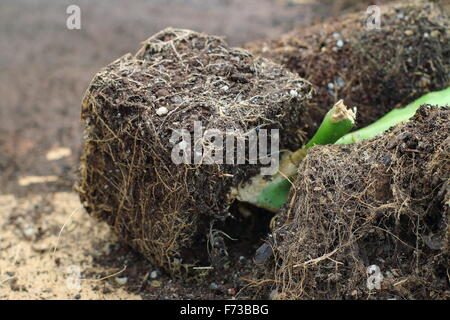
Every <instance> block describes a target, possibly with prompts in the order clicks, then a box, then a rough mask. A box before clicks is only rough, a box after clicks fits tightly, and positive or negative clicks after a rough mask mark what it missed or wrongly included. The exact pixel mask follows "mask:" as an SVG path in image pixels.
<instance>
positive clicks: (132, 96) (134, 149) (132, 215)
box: [77, 29, 312, 274]
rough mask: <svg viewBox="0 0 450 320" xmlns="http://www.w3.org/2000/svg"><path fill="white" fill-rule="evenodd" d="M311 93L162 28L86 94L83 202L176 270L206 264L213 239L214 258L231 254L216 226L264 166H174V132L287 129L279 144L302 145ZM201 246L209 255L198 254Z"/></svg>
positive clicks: (266, 66) (224, 50)
mask: <svg viewBox="0 0 450 320" xmlns="http://www.w3.org/2000/svg"><path fill="white" fill-rule="evenodd" d="M311 90H312V89H311V86H310V84H308V83H307V82H305V81H304V80H302V79H301V78H299V77H298V76H296V75H294V74H292V73H290V72H289V71H286V70H285V69H284V68H283V67H281V66H279V65H277V64H275V63H272V62H271V61H269V60H267V59H265V58H261V57H254V56H253V55H252V54H250V53H248V52H247V51H244V50H241V49H232V48H229V47H228V46H227V44H226V43H225V42H224V41H223V40H222V39H221V38H218V37H215V36H210V35H206V34H201V33H195V32H192V31H189V30H178V29H166V30H163V31H161V32H160V33H158V34H156V35H154V36H153V37H151V38H149V39H148V40H147V41H145V42H144V43H143V46H142V48H141V49H140V50H139V51H138V52H137V54H136V55H131V54H127V55H125V56H123V57H121V58H120V59H118V60H117V61H115V62H113V63H112V64H110V65H109V66H107V67H106V68H104V69H103V70H101V71H100V72H99V73H98V74H97V75H96V76H95V77H94V79H93V80H92V83H91V84H90V86H89V88H88V90H87V92H86V95H85V97H84V100H83V109H82V120H83V121H84V122H85V146H84V154H83V157H82V164H81V181H80V183H79V186H78V188H77V189H78V191H79V193H80V197H81V200H82V202H83V205H84V206H85V208H86V209H87V211H88V212H89V213H90V214H91V215H92V216H95V217H97V218H100V219H103V220H106V221H107V222H108V223H109V224H110V225H111V226H112V227H113V228H114V230H115V231H116V232H117V233H118V234H119V235H120V236H121V238H122V239H124V240H125V241H127V242H128V243H129V244H131V245H132V246H133V247H135V248H137V250H139V251H140V252H141V253H142V254H143V255H144V256H145V257H147V258H148V259H150V260H151V261H152V262H153V263H154V264H156V265H158V266H160V267H162V268H164V269H165V270H167V271H169V272H171V273H172V274H180V273H181V272H183V270H185V268H184V267H186V266H187V264H188V263H192V264H195V263H196V262H198V259H200V258H201V257H199V255H201V254H200V253H203V252H205V253H206V246H207V243H208V244H209V245H210V248H209V253H210V255H211V256H212V257H214V256H215V255H216V256H219V257H220V255H221V254H224V255H226V252H224V251H226V248H223V246H222V245H221V241H220V240H221V239H222V238H223V233H221V232H220V231H217V230H215V229H214V224H213V223H214V221H216V220H221V221H223V220H224V219H226V218H227V217H228V216H229V213H228V207H229V206H230V199H229V198H228V192H229V190H230V188H231V187H232V186H236V185H237V184H238V183H240V182H242V181H246V180H247V179H248V178H249V177H250V176H252V175H254V174H256V173H259V168H260V167H261V164H260V163H259V162H258V163H257V164H248V163H247V164H244V165H228V164H227V165H226V164H213V165H207V164H201V165H200V164H184V163H181V164H175V163H173V161H172V158H171V151H172V149H173V146H174V144H173V142H174V141H172V142H171V141H170V138H171V135H172V133H173V131H174V130H179V129H185V130H187V131H188V133H189V134H192V133H193V130H194V122H196V121H197V122H198V121H201V124H202V128H201V129H202V130H203V132H204V131H205V130H206V129H218V130H220V131H222V132H225V131H226V129H240V130H241V131H242V132H244V133H245V132H248V131H251V130H254V129H258V128H259V129H261V128H264V129H280V148H289V149H295V148H298V147H299V146H300V145H301V144H302V140H301V139H302V138H301V136H300V135H299V134H298V132H297V131H296V128H297V127H298V123H299V122H302V114H303V113H304V107H303V106H304V103H305V100H307V99H309V97H310V95H311ZM269 135H270V131H269ZM196 143H207V142H205V141H203V140H199V141H196ZM246 146H247V149H248V143H246ZM227 147H228V146H227ZM186 150H187V149H186ZM227 152H228V150H227ZM246 154H247V153H246ZM207 235H208V239H207ZM207 240H208V241H207ZM222 240H223V239H222ZM198 243H201V244H200V246H201V250H194V249H195V248H194V246H195V245H198ZM216 251H218V252H219V253H217V254H215V252H216ZM212 262H213V263H214V261H212ZM203 263H208V264H209V262H208V261H206V262H205V261H203Z"/></svg>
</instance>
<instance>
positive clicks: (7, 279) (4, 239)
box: [0, 0, 382, 299]
mask: <svg viewBox="0 0 450 320" xmlns="http://www.w3.org/2000/svg"><path fill="white" fill-rule="evenodd" d="M368 2H369V1H363V2H361V1H353V0H346V1H345V0H343V1H322V2H321V3H316V2H314V1H306V0H245V1H243V0H208V1H205V0H152V1H144V0H133V1H120V0H96V1H92V0H69V1H67V0H61V1H59V0H58V1H56V0H39V1H35V0H2V1H1V2H0V52H1V54H0V84H1V85H0V299H8V298H10V299H14V298H20V299H33V298H45V299H50V298H63V299H79V298H81V299H93V298H99V299H107V298H112V299H114V298H116V299H117V298H119V299H135V298H152V299H153V298H166V299H173V298H231V297H233V296H234V295H235V294H236V293H237V289H238V288H240V287H242V286H243V285H244V284H245V282H244V281H243V280H240V279H239V278H240V277H241V276H243V275H245V270H246V269H247V268H251V262H250V258H251V257H243V259H242V260H241V262H240V263H242V273H238V274H235V275H234V277H233V278H232V279H229V278H226V277H224V276H219V275H214V274H210V275H206V276H205V275H201V276H199V278H198V279H193V280H192V281H191V282H189V283H184V282H180V281H175V280H171V279H169V278H167V277H166V276H164V275H161V274H160V273H159V272H158V271H157V270H155V269H153V268H152V266H151V265H149V264H148V263H147V262H146V261H143V260H142V259H141V257H140V256H139V255H137V254H135V253H133V252H132V251H131V250H130V249H129V248H128V247H127V246H125V245H123V244H120V243H118V242H117V239H116V238H115V237H114V235H112V234H111V233H110V231H109V229H108V228H107V227H106V226H105V225H104V224H102V223H99V222H97V221H94V220H92V219H91V218H89V217H88V216H87V215H86V214H85V212H84V211H83V210H82V208H81V205H80V203H79V200H78V197H77V196H76V195H75V194H74V193H73V192H72V191H71V190H72V185H73V182H74V179H75V171H76V168H77V165H78V158H79V155H80V150H81V142H82V131H81V127H80V123H79V113H80V100H81V97H82V95H83V92H84V90H85V88H86V87H87V85H88V83H89V81H90V79H91V78H92V77H93V75H94V74H95V73H96V72H97V71H98V70H99V69H100V68H101V67H103V66H105V65H106V64H108V63H110V62H111V61H113V60H115V59H116V58H118V57H120V56H121V55H123V54H125V53H127V52H135V51H136V49H137V48H138V44H139V42H140V41H142V40H144V39H146V38H148V37H149V36H151V35H152V34H154V33H155V32H157V31H159V30H161V29H162V28H165V27H168V26H173V27H180V28H189V29H194V30H196V31H204V32H208V33H212V34H218V35H224V36H225V37H226V38H227V40H228V42H229V43H230V44H232V45H236V46H238V45H241V44H243V43H245V42H247V41H252V40H256V39H259V38H264V37H272V36H275V35H277V34H281V33H283V32H285V31H288V30H290V29H292V28H294V27H297V26H301V25H306V24H310V23H312V22H313V21H317V20H320V19H323V18H327V17H330V16H335V15H338V14H340V13H341V12H342V11H343V10H348V9H350V8H351V7H352V6H351V5H352V4H355V3H357V5H358V8H363V7H364V3H368ZM377 2H382V1H377ZM70 4H77V5H79V6H80V8H81V27H82V29H81V30H68V29H67V28H66V18H67V14H66V8H67V6H68V5H70ZM366 5H367V4H366ZM55 248H56V249H55ZM73 268H75V269H76V270H78V269H77V268H79V270H78V271H80V277H81V280H80V287H78V286H75V287H76V288H74V286H73V285H70V283H72V282H70V281H72V280H74V279H75V280H76V279H78V276H76V277H75V276H74V272H75V271H76V270H75V271H74V269H73ZM124 268H125V269H124ZM75 274H76V272H75ZM152 275H153V276H155V277H153V278H152ZM72 284H73V283H72Z"/></svg>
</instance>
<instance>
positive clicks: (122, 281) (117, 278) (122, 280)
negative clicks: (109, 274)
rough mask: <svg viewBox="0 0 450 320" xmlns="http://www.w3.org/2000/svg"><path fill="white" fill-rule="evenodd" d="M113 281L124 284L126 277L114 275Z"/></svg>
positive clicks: (126, 280)
mask: <svg viewBox="0 0 450 320" xmlns="http://www.w3.org/2000/svg"><path fill="white" fill-rule="evenodd" d="M114 281H115V282H116V283H117V284H119V285H121V286H123V285H124V284H126V283H127V282H128V278H127V277H115V278H114Z"/></svg>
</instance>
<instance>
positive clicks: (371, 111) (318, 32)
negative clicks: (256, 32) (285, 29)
mask: <svg viewBox="0 0 450 320" xmlns="http://www.w3.org/2000/svg"><path fill="white" fill-rule="evenodd" d="M367 17H368V15H367V13H366V11H365V10H364V11H361V12H360V13H355V14H350V15H346V16H343V17H342V18H339V19H337V20H332V21H328V22H325V23H322V24H318V25H315V26H312V27H309V28H303V29H297V30H294V31H292V32H290V33H287V34H285V35H282V36H280V37H278V38H275V39H273V40H264V41H257V42H254V43H250V44H249V45H247V48H248V49H249V50H250V51H252V52H254V53H256V54H260V55H262V56H265V57H268V58H271V59H272V60H273V61H275V62H278V63H280V64H281V65H284V66H286V67H287V68H288V69H289V70H291V71H293V72H296V73H298V74H299V75H300V76H301V77H303V78H305V79H306V80H308V81H310V82H311V83H312V84H314V85H315V86H316V87H317V92H318V96H317V97H316V98H315V99H314V100H313V101H312V103H311V105H310V106H309V107H308V113H310V115H311V117H313V119H314V120H315V121H314V122H315V123H320V120H321V119H322V117H323V115H324V114H325V113H326V111H327V108H329V106H330V105H332V104H333V103H334V102H335V101H337V100H339V99H344V101H345V103H346V104H347V105H349V106H357V107H358V113H359V114H358V125H359V126H360V127H362V126H365V125H367V124H369V123H371V122H373V121H375V120H376V119H378V118H379V117H380V116H382V115H383V114H385V113H386V112H387V111H389V110H391V109H393V108H394V107H396V106H404V105H406V104H407V103H409V102H411V101H413V100H415V99H416V98H418V97H419V96H421V95H423V94H425V93H427V92H429V91H433V90H440V89H443V88H446V87H448V86H449V85H450V82H449V74H450V33H449V23H448V21H449V18H448V16H447V15H446V14H445V13H443V12H442V10H441V9H440V7H439V5H438V4H436V3H430V2H428V1H412V2H411V1H409V2H408V1H405V2H403V3H401V4H390V5H386V6H381V19H380V21H381V26H380V29H379V30H376V29H374V30H367V29H366V28H365V26H366V19H367ZM305 129H306V131H307V132H308V133H309V135H311V134H312V133H313V132H314V130H315V129H316V125H315V126H313V127H311V128H305Z"/></svg>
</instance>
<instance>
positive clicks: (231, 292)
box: [227, 288, 236, 296]
mask: <svg viewBox="0 0 450 320" xmlns="http://www.w3.org/2000/svg"><path fill="white" fill-rule="evenodd" d="M227 293H228V294H229V295H230V296H234V295H236V289H235V288H230V289H228V290H227Z"/></svg>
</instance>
